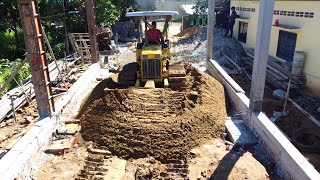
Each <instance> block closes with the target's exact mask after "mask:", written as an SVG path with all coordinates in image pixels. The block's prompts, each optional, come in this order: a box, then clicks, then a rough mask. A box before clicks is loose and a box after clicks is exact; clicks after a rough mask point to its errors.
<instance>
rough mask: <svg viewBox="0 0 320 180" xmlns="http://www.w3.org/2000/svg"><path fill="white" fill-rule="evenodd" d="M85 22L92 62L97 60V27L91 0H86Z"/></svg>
mask: <svg viewBox="0 0 320 180" xmlns="http://www.w3.org/2000/svg"><path fill="white" fill-rule="evenodd" d="M86 10H87V23H88V31H89V36H90V53H91V60H92V62H98V61H99V55H98V43H97V28H96V11H95V6H94V2H93V0H86Z"/></svg>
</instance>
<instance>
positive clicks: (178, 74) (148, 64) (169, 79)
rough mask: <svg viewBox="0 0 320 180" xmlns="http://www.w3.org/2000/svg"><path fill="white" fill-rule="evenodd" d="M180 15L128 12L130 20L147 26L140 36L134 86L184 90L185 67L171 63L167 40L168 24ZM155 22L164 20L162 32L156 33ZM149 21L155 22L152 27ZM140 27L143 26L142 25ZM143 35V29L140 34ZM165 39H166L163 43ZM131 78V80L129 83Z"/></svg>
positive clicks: (161, 12) (155, 12) (158, 12)
mask: <svg viewBox="0 0 320 180" xmlns="http://www.w3.org/2000/svg"><path fill="white" fill-rule="evenodd" d="M175 15H178V12H176V11H143V12H128V13H127V14H126V16H127V17H134V18H137V19H138V20H139V22H140V21H141V20H142V19H143V21H144V22H145V28H144V36H143V34H142V33H140V34H139V42H138V43H137V51H136V60H137V64H138V66H137V67H138V69H137V73H136V77H137V78H136V81H135V86H136V87H140V86H141V85H143V84H150V83H151V84H153V86H154V87H156V85H157V86H158V85H159V86H160V87H165V88H166V87H170V88H171V89H175V88H176V87H179V88H181V87H182V86H185V84H186V83H185V81H186V73H185V69H184V67H183V66H182V65H171V64H170V63H169V60H170V58H171V53H170V41H169V39H168V28H169V22H170V21H171V19H172V17H173V16H175ZM156 19H161V20H164V28H163V32H161V31H160V30H159V29H157V22H156V21H155V20H156ZM148 20H152V23H151V24H150V23H149V22H148ZM139 24H140V23H139ZM138 32H143V31H142V28H141V26H139V31H138ZM164 37H165V38H166V39H165V40H164ZM129 78H130V77H128V79H129Z"/></svg>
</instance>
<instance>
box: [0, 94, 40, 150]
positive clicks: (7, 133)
mask: <svg viewBox="0 0 320 180" xmlns="http://www.w3.org/2000/svg"><path fill="white" fill-rule="evenodd" d="M36 106H37V104H36V101H35V99H34V100H31V101H30V103H29V104H26V105H25V106H24V107H22V108H20V109H18V110H17V112H16V119H17V121H15V119H14V118H13V117H10V118H8V119H7V120H5V121H3V122H2V123H0V149H11V147H12V146H13V145H14V144H15V143H16V142H17V141H18V140H19V139H20V138H21V137H22V136H23V135H24V134H25V133H26V132H27V131H28V130H29V129H30V128H31V127H32V126H33V124H34V123H35V121H36V120H37V119H38V117H39V115H38V112H37V108H36Z"/></svg>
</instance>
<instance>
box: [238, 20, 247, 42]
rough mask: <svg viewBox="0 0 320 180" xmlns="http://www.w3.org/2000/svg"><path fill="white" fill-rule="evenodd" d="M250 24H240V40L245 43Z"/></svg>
mask: <svg viewBox="0 0 320 180" xmlns="http://www.w3.org/2000/svg"><path fill="white" fill-rule="evenodd" d="M247 32H248V23H245V22H239V34H238V40H239V41H240V42H243V43H247Z"/></svg>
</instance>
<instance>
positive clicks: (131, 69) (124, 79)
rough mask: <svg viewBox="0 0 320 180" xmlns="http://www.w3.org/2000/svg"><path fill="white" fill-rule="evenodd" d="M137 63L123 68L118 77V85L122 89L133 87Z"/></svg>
mask: <svg viewBox="0 0 320 180" xmlns="http://www.w3.org/2000/svg"><path fill="white" fill-rule="evenodd" d="M138 68H139V66H138V63H136V62H134V63H130V64H127V65H125V66H123V68H122V70H121V71H120V73H119V75H118V85H119V86H123V87H128V86H134V85H135V83H136V80H137V71H138Z"/></svg>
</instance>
